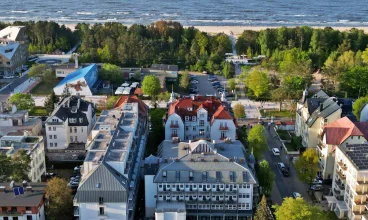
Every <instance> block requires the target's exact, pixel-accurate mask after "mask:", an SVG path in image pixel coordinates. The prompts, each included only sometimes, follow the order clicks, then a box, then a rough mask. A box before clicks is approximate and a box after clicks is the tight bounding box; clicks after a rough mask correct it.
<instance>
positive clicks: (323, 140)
mask: <svg viewBox="0 0 368 220" xmlns="http://www.w3.org/2000/svg"><path fill="white" fill-rule="evenodd" d="M318 139H319V140H318V144H317V150H318V154H319V158H320V161H319V166H320V169H321V171H320V172H319V175H320V176H321V177H322V178H323V179H332V177H333V173H334V164H335V150H336V148H337V147H338V146H346V145H347V144H363V143H366V142H367V140H368V122H352V121H351V120H350V119H349V118H348V117H346V116H345V117H343V118H340V119H338V120H336V121H334V122H332V123H330V124H328V125H326V126H324V127H323V128H321V130H320V132H319V134H318Z"/></svg>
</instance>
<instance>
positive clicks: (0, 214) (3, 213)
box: [0, 211, 23, 216]
mask: <svg viewBox="0 0 368 220" xmlns="http://www.w3.org/2000/svg"><path fill="white" fill-rule="evenodd" d="M22 215H23V213H21V212H12V211H7V212H2V213H0V216H22Z"/></svg>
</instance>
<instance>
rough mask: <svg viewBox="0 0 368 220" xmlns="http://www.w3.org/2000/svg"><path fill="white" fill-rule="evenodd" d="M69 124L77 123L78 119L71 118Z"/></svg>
mask: <svg viewBox="0 0 368 220" xmlns="http://www.w3.org/2000/svg"><path fill="white" fill-rule="evenodd" d="M69 123H77V119H76V118H69Z"/></svg>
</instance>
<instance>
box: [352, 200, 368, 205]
mask: <svg viewBox="0 0 368 220" xmlns="http://www.w3.org/2000/svg"><path fill="white" fill-rule="evenodd" d="M365 203H366V202H365V201H362V200H360V199H359V200H354V204H355V205H365Z"/></svg>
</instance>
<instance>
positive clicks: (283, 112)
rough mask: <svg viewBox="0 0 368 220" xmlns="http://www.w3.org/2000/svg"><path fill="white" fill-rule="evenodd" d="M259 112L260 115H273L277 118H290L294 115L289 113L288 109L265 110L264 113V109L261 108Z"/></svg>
mask: <svg viewBox="0 0 368 220" xmlns="http://www.w3.org/2000/svg"><path fill="white" fill-rule="evenodd" d="M260 112H261V115H262V116H275V117H279V118H291V117H294V116H295V113H291V112H290V111H288V110H281V111H278V110H266V114H265V113H264V110H261V111H260Z"/></svg>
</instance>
